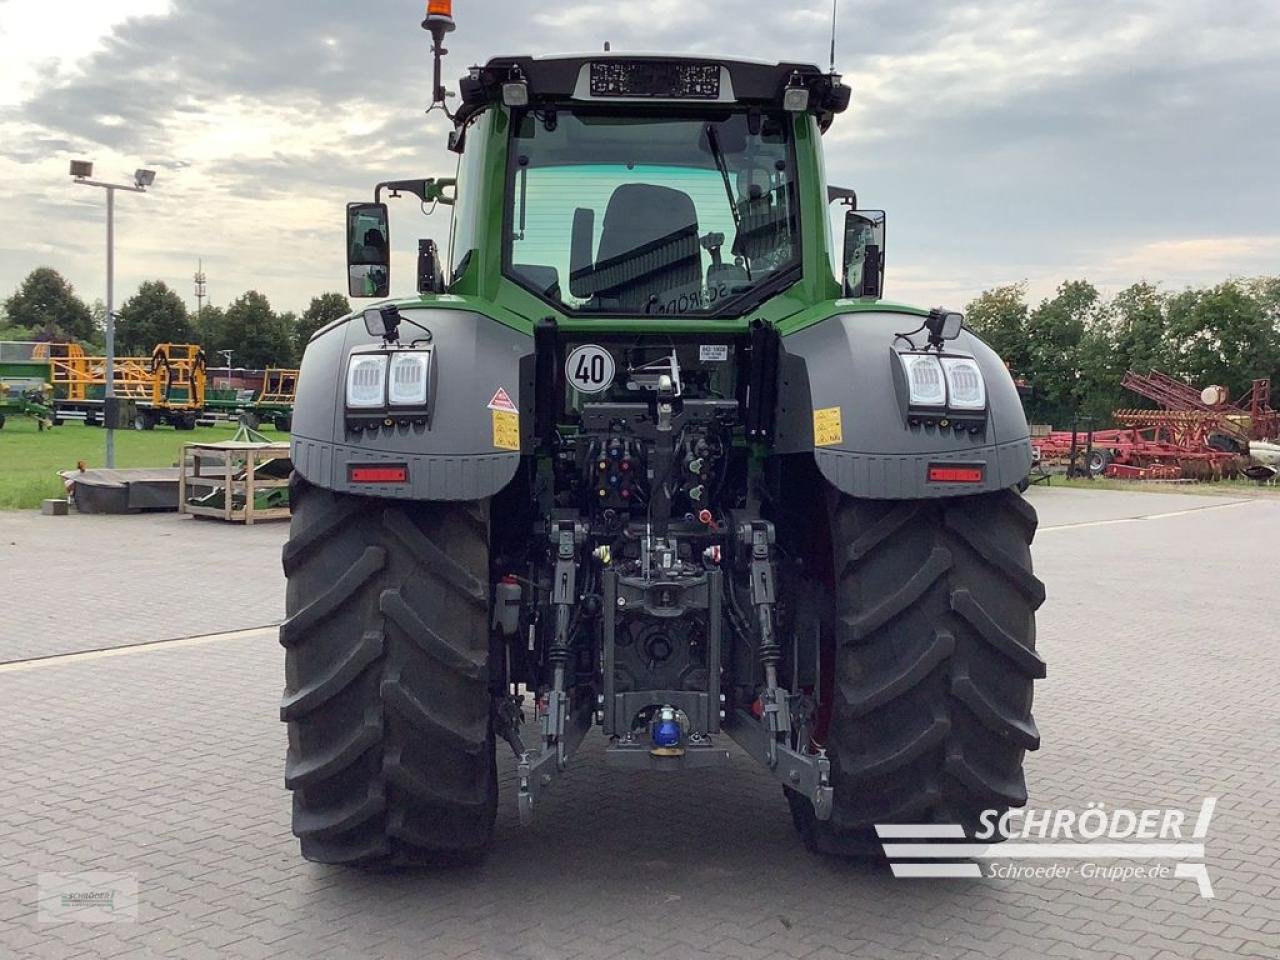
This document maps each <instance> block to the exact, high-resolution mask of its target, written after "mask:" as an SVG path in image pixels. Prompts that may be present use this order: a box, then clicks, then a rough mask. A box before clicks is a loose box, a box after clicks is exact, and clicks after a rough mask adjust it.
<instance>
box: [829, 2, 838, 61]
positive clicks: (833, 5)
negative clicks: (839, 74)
mask: <svg viewBox="0 0 1280 960" xmlns="http://www.w3.org/2000/svg"><path fill="white" fill-rule="evenodd" d="M839 2H840V0H831V72H832V73H835V72H836V5H837V4H838V3H839Z"/></svg>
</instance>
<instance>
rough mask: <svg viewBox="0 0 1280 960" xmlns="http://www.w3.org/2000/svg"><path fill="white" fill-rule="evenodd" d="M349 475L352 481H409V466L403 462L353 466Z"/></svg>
mask: <svg viewBox="0 0 1280 960" xmlns="http://www.w3.org/2000/svg"><path fill="white" fill-rule="evenodd" d="M348 475H349V476H350V478H351V482H352V483H407V482H408V480H409V468H408V467H406V466H404V465H403V464H401V465H396V466H389V467H351V468H350V472H349V474H348Z"/></svg>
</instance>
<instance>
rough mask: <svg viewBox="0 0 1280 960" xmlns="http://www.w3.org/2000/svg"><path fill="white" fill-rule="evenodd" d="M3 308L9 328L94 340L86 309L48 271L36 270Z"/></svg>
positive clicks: (59, 277) (68, 286)
mask: <svg viewBox="0 0 1280 960" xmlns="http://www.w3.org/2000/svg"><path fill="white" fill-rule="evenodd" d="M4 308H5V312H6V313H7V314H8V315H9V323H10V324H12V325H14V326H19V327H26V328H27V329H28V330H30V331H31V332H32V334H33V335H35V336H38V337H41V338H44V339H49V338H66V337H70V338H73V339H76V340H88V341H92V340H93V339H94V329H93V318H92V317H91V316H90V314H89V308H88V307H87V306H85V303H84V301H83V300H81V299H80V298H79V297H78V296H76V293H75V291H74V290H73V289H72V288H71V284H69V283H68V282H67V281H66V279H65V278H64V277H63V276H62V274H60V273H58V271H57V270H54V269H53V268H52V267H37V268H36V269H34V270H32V271H31V272H30V273H29V274H27V277H26V279H25V280H23V281H22V283H21V284H19V285H18V289H17V290H15V291H14V293H13V296H11V297H10V298H9V299H8V300H6V301H5V304H4Z"/></svg>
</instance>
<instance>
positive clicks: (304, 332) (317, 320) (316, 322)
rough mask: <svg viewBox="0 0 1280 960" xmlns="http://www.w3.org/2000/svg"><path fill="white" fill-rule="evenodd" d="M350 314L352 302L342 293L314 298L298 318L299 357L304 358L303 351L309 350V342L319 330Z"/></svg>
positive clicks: (297, 344) (296, 330) (296, 331)
mask: <svg viewBox="0 0 1280 960" xmlns="http://www.w3.org/2000/svg"><path fill="white" fill-rule="evenodd" d="M350 312H351V302H350V301H349V300H348V299H347V298H346V297H345V296H343V295H342V294H341V293H322V294H320V296H318V297H312V298H311V302H310V303H309V304H307V309H305V310H303V311H302V316H301V317H299V318H298V324H297V327H296V328H295V330H294V333H295V335H296V346H297V355H298V356H299V357H301V356H302V351H303V350H305V349H306V348H307V342H308V341H309V340H310V339H311V337H312V335H313V334H314V333H315V332H316V331H317V330H319V329H320V328H321V327H323V326H325V325H326V324H329V323H332V322H333V321H334V320H337V319H338V318H339V317H345V316H346V315H347V314H348V313H350Z"/></svg>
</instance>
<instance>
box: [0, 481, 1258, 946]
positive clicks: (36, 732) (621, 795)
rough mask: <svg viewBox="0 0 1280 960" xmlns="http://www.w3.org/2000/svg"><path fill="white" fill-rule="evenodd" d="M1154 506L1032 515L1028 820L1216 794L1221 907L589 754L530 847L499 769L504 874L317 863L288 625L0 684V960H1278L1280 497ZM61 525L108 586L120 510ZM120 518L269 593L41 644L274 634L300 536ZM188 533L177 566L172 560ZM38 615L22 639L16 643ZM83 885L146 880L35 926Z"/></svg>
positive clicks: (1087, 497) (734, 775) (3, 672)
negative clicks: (997, 857)
mask: <svg viewBox="0 0 1280 960" xmlns="http://www.w3.org/2000/svg"><path fill="white" fill-rule="evenodd" d="M1104 496H1106V497H1110V498H1112V499H1107V500H1102V499H1099V498H1102V497H1104ZM1129 496H1130V495H1129V494H1123V493H1120V494H1116V493H1103V492H1101V491H1099V492H1097V493H1095V492H1093V491H1072V490H1063V489H1054V490H1050V491H1043V490H1037V491H1035V492H1033V494H1032V497H1033V499H1034V501H1035V502H1036V503H1037V505H1038V506H1039V507H1040V509H1041V513H1042V516H1043V519H1044V522H1045V526H1044V528H1043V529H1042V532H1041V534H1040V536H1039V538H1038V540H1037V545H1036V563H1037V572H1038V574H1039V575H1040V576H1041V577H1042V578H1043V579H1044V580H1045V581H1046V583H1047V586H1048V590H1049V600H1048V602H1047V603H1046V604H1045V606H1044V607H1043V608H1042V611H1041V616H1040V621H1039V630H1040V641H1039V646H1040V650H1041V652H1042V653H1043V655H1044V656H1045V658H1046V660H1047V661H1048V663H1049V677H1048V679H1047V680H1045V681H1042V682H1041V683H1040V684H1039V686H1038V688H1037V694H1036V717H1037V720H1038V723H1039V727H1040V731H1041V734H1042V737H1043V741H1044V746H1043V748H1042V749H1041V750H1040V751H1039V752H1038V753H1034V754H1031V755H1029V757H1028V762H1027V779H1028V783H1029V788H1030V793H1031V798H1030V806H1031V807H1034V808H1046V807H1048V808H1052V807H1066V808H1071V809H1074V810H1083V809H1085V808H1086V805H1087V804H1088V803H1090V802H1101V803H1104V804H1105V805H1106V807H1107V809H1115V808H1119V807H1127V808H1136V809H1143V808H1148V807H1176V808H1179V809H1181V810H1184V811H1187V813H1188V819H1189V821H1190V820H1194V818H1195V814H1196V812H1197V811H1198V810H1199V808H1200V805H1201V802H1202V800H1203V799H1204V798H1205V797H1206V796H1213V797H1217V798H1218V800H1217V808H1216V812H1215V814H1214V816H1213V819H1212V823H1211V825H1210V828H1209V830H1208V834H1207V836H1206V837H1205V839H1204V844H1205V855H1204V863H1205V864H1206V866H1207V870H1208V874H1209V876H1210V879H1211V881H1212V884H1213V892H1214V894H1215V897H1214V898H1212V899H1208V898H1204V897H1202V896H1201V895H1200V892H1199V890H1198V887H1197V884H1196V883H1195V881H1194V880H1192V879H1186V878H1174V877H1165V878H1158V877H1157V878H1149V879H1143V880H1130V881H1127V882H1121V881H1112V880H1107V879H1101V878H1094V879H1083V878H1081V877H1079V876H1072V877H1067V878H1057V879H1053V878H1049V879H1045V878H1041V879H991V878H986V877H984V878H982V879H939V880H903V879H895V878H894V877H893V876H891V875H890V873H889V872H888V870H887V869H885V868H884V867H882V866H877V865H871V864H867V863H843V862H835V861H830V860H824V859H820V858H815V857H814V856H812V855H810V854H809V853H807V852H806V851H805V850H804V848H803V847H802V846H801V844H800V843H799V842H798V840H797V838H796V837H795V835H794V834H793V832H792V829H791V825H790V822H789V817H788V815H787V810H786V804H785V802H784V800H783V798H782V796H781V793H780V791H779V790H778V789H777V787H776V786H774V785H773V784H772V782H771V781H770V780H769V779H768V778H767V777H766V776H765V775H764V773H763V771H761V770H760V769H758V768H757V767H755V766H754V765H753V764H752V763H751V761H749V760H748V759H747V758H746V757H745V756H744V755H742V754H741V753H739V752H737V751H736V749H735V751H734V763H733V764H732V765H731V766H730V767H729V768H728V769H727V770H720V771H701V772H696V773H691V774H686V775H682V776H672V775H663V774H655V773H630V772H627V773H623V772H617V771H612V770H608V769H606V768H605V767H604V764H603V759H602V753H601V744H600V743H599V739H598V737H595V736H589V738H588V740H587V743H586V747H585V749H584V750H583V752H582V754H581V755H580V756H579V757H578V758H577V760H576V761H575V763H574V765H573V767H572V768H571V770H570V771H569V772H568V773H567V774H566V775H565V776H564V777H563V778H562V779H561V780H560V781H558V782H556V783H555V785H554V786H553V787H552V788H551V791H550V792H549V794H548V795H547V799H546V801H545V803H544V805H543V806H542V808H541V809H540V810H539V811H538V815H537V819H536V820H535V823H534V824H533V825H532V826H531V827H528V828H522V827H521V826H520V825H519V823H518V819H517V816H516V809H515V796H514V794H515V790H514V785H513V782H512V777H513V771H512V766H511V764H510V762H509V760H508V759H507V758H505V757H504V758H503V760H502V764H501V767H500V771H501V779H502V795H501V804H500V815H499V822H498V827H497V839H496V843H495V847H494V852H493V855H492V856H491V857H490V858H489V859H488V861H487V862H486V863H485V864H484V865H483V866H480V867H477V868H470V869H465V870H451V871H415V872H399V873H361V872H357V871H352V870H346V869H341V868H334V867H325V866H319V865H315V864H309V863H306V862H304V861H302V860H301V859H300V858H299V856H298V853H297V847H296V844H295V841H294V840H293V838H292V837H291V836H290V833H289V799H288V795H287V793H286V792H285V790H284V788H283V784H282V761H283V754H284V749H285V730H284V725H283V724H281V723H280V722H279V721H278V719H277V710H278V700H279V694H280V688H281V685H282V674H283V671H282V661H283V655H282V651H281V649H280V647H279V645H278V644H277V642H276V640H275V637H274V634H273V632H272V631H263V632H260V633H255V634H249V635H241V636H239V637H236V638H232V639H214V640H206V641H197V642H185V643H183V642H179V643H172V644H156V645H154V646H148V647H135V648H130V649H118V650H114V651H108V652H105V653H94V654H88V655H84V656H70V657H66V658H62V659H55V660H44V661H39V662H32V663H13V664H9V665H7V666H0V705H3V712H2V714H0V715H2V716H3V719H4V727H3V736H2V737H0V772H2V774H3V775H2V776H0V957H4V958H8V957H22V958H26V957H51V958H60V960H64V958H96V957H128V958H135V957H143V958H146V957H183V958H203V957H210V958H214V957H218V958H222V957H244V958H257V957H263V958H265V957H295V956H297V957H303V956H306V957H335V958H339V957H432V958H434V957H467V958H490V957H493V958H522V960H523V958H529V960H552V958H556V960H559V958H563V960H574V958H641V957H654V958H686V957H687V958H735V960H736V958H747V960H754V958H766V957H767V958H771V960H772V958H788V957H794V958H798V960H799V958H807V960H825V958H845V957H886V958H887V957H894V958H902V957H964V958H975V960H976V958H990V957H1001V958H1023V957H1064V958H1070V957H1081V958H1084V957H1089V958H1093V957H1128V958H1132V960H1157V958H1159V960H1173V958H1177V960H1186V958H1196V960H1198V958H1206V960H1207V958H1219V957H1221V958H1227V957H1269V958H1276V957H1278V956H1280V907H1278V906H1277V905H1278V904H1280V821H1278V818H1277V813H1276V811H1277V806H1276V799H1275V798H1276V796H1277V795H1280V775H1278V774H1277V769H1278V767H1277V764H1276V762H1275V753H1276V746H1277V744H1278V743H1280V650H1278V646H1277V644H1276V643H1275V637H1276V620H1275V617H1276V611H1277V607H1276V596H1277V590H1276V584H1277V573H1278V572H1280V561H1278V560H1277V550H1276V546H1277V544H1280V502H1276V501H1267V500H1257V501H1250V502H1245V503H1232V502H1231V501H1230V500H1229V499H1228V500H1223V499H1219V498H1213V499H1210V500H1209V502H1206V503H1197V502H1195V501H1196V500H1198V499H1200V498H1192V497H1183V496H1178V497H1174V496H1168V497H1164V496H1160V497H1157V498H1156V500H1155V501H1150V498H1146V497H1138V498H1136V499H1135V500H1134V501H1133V502H1128V503H1126V502H1125V498H1127V497H1129ZM1183 511H1189V512H1183ZM1137 517H1151V518H1152V519H1131V518H1137ZM42 519H43V520H45V521H46V522H48V523H50V524H55V525H60V526H58V528H57V533H56V536H58V537H61V536H63V535H64V534H65V531H66V529H67V528H68V527H70V525H72V524H82V526H81V527H80V528H79V530H80V531H82V535H81V536H80V537H79V538H78V542H79V543H80V544H82V545H83V546H84V547H85V550H86V553H89V554H91V555H93V556H95V557H98V558H99V559H100V560H102V561H103V562H104V564H107V560H108V559H109V558H110V557H111V555H110V554H107V553H103V552H102V551H103V550H104V549H105V548H104V546H103V544H104V543H105V542H107V540H108V534H107V533H106V532H105V531H104V530H100V529H98V528H97V527H96V526H94V524H83V521H85V520H94V523H95V524H96V523H97V520H96V519H95V518H75V517H73V518H42ZM104 519H105V518H104ZM1105 521H1118V522H1105ZM111 522H112V523H120V524H128V525H132V527H131V529H130V532H129V534H128V536H130V537H136V538H137V539H136V540H134V541H133V542H134V544H135V546H139V547H140V549H135V550H132V551H127V552H126V553H123V554H120V555H119V556H118V557H116V558H115V559H114V560H111V561H110V563H109V564H107V566H106V569H108V570H110V574H111V575H110V578H109V579H111V580H115V581H121V582H129V581H136V579H137V578H138V577H139V576H144V577H151V576H154V575H155V574H156V573H157V572H158V571H162V570H166V569H167V570H170V571H178V572H179V574H178V575H179V576H180V577H182V578H190V580H191V581H194V579H195V577H196V572H197V571H198V570H199V566H198V565H197V566H192V565H191V564H193V563H194V561H191V560H190V559H188V557H189V555H191V554H193V553H194V552H195V550H194V548H193V544H197V545H200V546H202V547H203V548H204V549H205V550H206V551H208V550H209V549H210V548H211V546H212V547H215V548H216V550H215V552H216V551H217V550H222V551H225V552H224V553H223V554H221V555H222V556H224V557H227V558H230V557H235V556H238V557H239V559H240V563H239V566H240V568H241V571H242V573H241V577H242V578H243V580H242V581H234V580H230V579H228V580H224V581H221V582H220V587H219V589H218V590H217V591H216V592H214V593H207V594H202V595H201V597H202V599H200V600H199V601H198V602H196V603H195V604H194V606H193V609H191V610H190V611H189V612H183V613H179V612H176V611H177V608H176V607H174V606H173V605H166V604H165V603H162V602H161V601H160V600H158V599H151V600H148V601H147V603H149V604H153V606H151V607H150V608H149V609H151V610H152V611H153V613H152V614H151V615H152V616H155V617H159V618H161V619H162V620H163V622H164V624H165V628H164V630H163V631H161V630H157V629H152V627H153V624H151V622H150V621H149V620H148V619H146V618H141V617H138V616H136V615H132V614H131V615H130V620H129V623H130V624H132V625H133V627H132V629H133V630H134V632H133V633H130V629H131V628H130V627H128V626H124V625H119V624H116V623H114V622H111V621H112V620H113V618H115V617H118V616H121V615H124V614H125V613H127V612H128V611H129V610H130V607H129V606H128V605H127V604H123V603H122V604H120V605H118V606H110V608H109V610H108V611H106V612H104V611H102V610H99V609H97V607H98V605H99V604H101V603H107V604H114V603H115V602H116V597H117V594H116V592H115V591H114V590H111V589H108V588H107V587H106V586H98V587H93V586H90V587H87V588H86V589H84V590H81V591H78V592H72V593H66V594H62V595H60V597H61V599H59V600H56V601H54V602H52V603H50V604H48V605H47V609H48V610H49V613H48V617H49V619H48V620H47V621H45V622H46V623H47V624H53V625H55V627H57V628H58V635H59V636H64V634H63V632H62V626H63V625H65V624H71V623H80V624H81V625H83V624H84V623H85V622H86V618H89V617H91V616H97V617H98V618H99V619H100V620H101V621H103V622H104V623H107V624H108V625H109V626H110V629H111V634H110V635H111V637H112V638H118V639H119V640H120V642H136V641H137V640H138V639H141V638H147V637H149V638H152V639H159V638H161V637H162V636H164V635H166V634H167V635H169V636H179V635H183V634H190V633H207V632H212V631H213V630H216V629H219V628H224V629H231V628H233V627H237V626H250V625H252V616H244V615H242V609H241V606H240V605H239V604H240V601H241V599H242V597H241V595H240V593H239V588H238V587H237V584H238V583H243V584H244V587H243V589H244V590H246V591H252V592H253V593H252V595H253V597H257V598H258V599H256V600H253V601H252V603H251V605H250V606H251V609H252V611H253V615H254V616H259V617H263V618H265V620H267V621H269V620H271V619H274V618H276V617H278V616H279V604H280V597H279V594H278V592H277V593H276V594H275V595H274V597H273V596H272V595H271V590H269V589H268V587H269V586H270V587H271V589H273V590H276V591H279V590H280V577H279V574H278V547H279V543H280V541H281V539H282V538H283V535H284V530H283V528H281V527H262V528H257V529H255V530H253V531H245V530H239V529H233V528H220V527H208V526H207V525H204V524H201V525H200V526H199V527H196V526H193V525H191V522H190V521H183V520H180V519H179V518H176V517H175V518H160V519H157V518H124V519H119V520H113V521H111ZM23 523H25V521H24V522H23ZM23 523H18V524H16V525H15V524H11V523H10V518H9V517H3V518H0V537H2V538H3V540H0V542H3V543H8V542H9V541H10V540H13V539H14V536H13V533H12V531H15V530H16V531H17V532H18V533H19V534H20V535H21V536H26V535H27V533H28V532H29V531H31V530H36V531H37V532H39V531H42V530H43V529H45V528H41V527H39V526H38V525H28V526H24V525H23ZM178 524H186V525H187V526H186V528H185V529H182V528H180V527H179V526H178ZM61 525H66V526H61ZM147 531H150V535H149V534H148V532H147ZM222 531H225V532H222ZM165 532H169V533H172V534H173V537H174V539H173V540H172V541H171V542H172V543H173V544H174V545H175V549H174V550H168V551H165V552H167V553H169V554H170V556H169V558H168V562H167V563H166V562H162V561H160V560H157V559H155V558H154V557H152V553H159V552H161V551H159V550H156V549H155V544H156V543H157V542H160V540H159V535H160V534H162V533H165ZM233 535H234V536H233ZM110 536H112V537H114V536H115V535H114V533H112V534H110ZM95 538H98V540H99V541H100V542H94V540H95ZM64 546H65V543H63V542H62V541H59V542H57V543H46V544H45V545H42V546H40V547H39V548H38V550H37V552H41V551H46V550H47V551H48V555H50V556H53V555H57V554H58V553H59V552H60V551H61V550H62V549H63V547H64ZM174 553H178V554H181V555H182V556H183V559H180V560H175V559H174V558H173V556H172V554H174ZM2 569H3V570H4V571H5V577H6V584H7V583H8V582H9V581H8V577H9V576H10V574H11V571H12V567H11V565H9V564H7V563H6V564H5V565H4V566H3V568H2ZM104 579H105V577H104ZM268 581H270V582H269V583H268ZM31 582H35V581H31ZM6 595H7V602H9V603H12V602H13V600H14V593H13V592H12V591H6ZM157 596H161V595H157ZM273 603H274V604H275V606H272V604H273ZM12 609H13V608H12V607H10V610H12ZM24 609H25V608H24ZM38 609H39V610H40V611H42V613H41V615H42V616H43V615H44V614H43V611H44V610H45V609H46V606H45V605H41V606H40V607H39V608H38ZM26 616H27V614H26V613H23V614H22V615H20V616H19V617H16V618H15V617H14V616H12V615H10V616H7V617H6V618H4V619H5V626H4V630H5V631H6V632H5V634H4V638H3V639H4V642H5V644H6V647H5V649H6V650H10V651H11V650H12V648H11V647H9V646H7V645H8V644H10V643H12V642H14V641H17V642H21V641H22V637H23V635H24V633H23V627H22V623H21V622H19V623H16V624H15V622H14V621H15V620H18V621H22V619H23V617H26ZM187 617H189V618H190V619H184V618H187ZM260 622H261V621H260ZM193 623H194V624H196V625H197V626H196V628H195V629H192V628H191V627H190V624H193ZM34 629H38V628H36V627H34V626H33V630H34ZM130 638H132V639H130ZM64 639H66V638H64ZM76 640H77V638H75V637H71V638H69V639H66V642H64V643H63V645H62V647H61V648H55V646H53V645H49V644H46V645H45V646H43V647H39V648H36V649H38V650H41V651H44V653H41V652H36V653H34V655H36V656H43V655H46V654H47V653H48V652H63V653H65V652H70V651H72V650H74V649H76V644H75V641H76ZM113 642H114V641H113ZM93 646H94V647H100V646H104V644H102V643H96V644H93ZM81 649H83V648H81ZM4 659H10V660H12V659H14V657H13V656H12V655H10V656H7V657H5V658H4ZM1063 862H1065V861H1063ZM1125 862H1126V863H1128V862H1130V861H1125ZM1141 862H1142V863H1144V864H1150V863H1152V862H1154V861H1150V860H1147V861H1141ZM1163 862H1165V863H1168V864H1169V866H1170V870H1172V864H1173V861H1163ZM1018 865H1025V864H1018ZM84 871H107V872H113V873H121V874H128V875H131V876H133V877H135V878H136V880H137V883H138V891H139V900H140V903H139V909H138V917H137V920H136V921H133V922H120V923H108V924H89V923H78V922H62V923H50V922H42V921H40V920H39V919H38V915H37V878H38V875H39V874H40V873H42V872H56V873H72V872H84Z"/></svg>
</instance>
